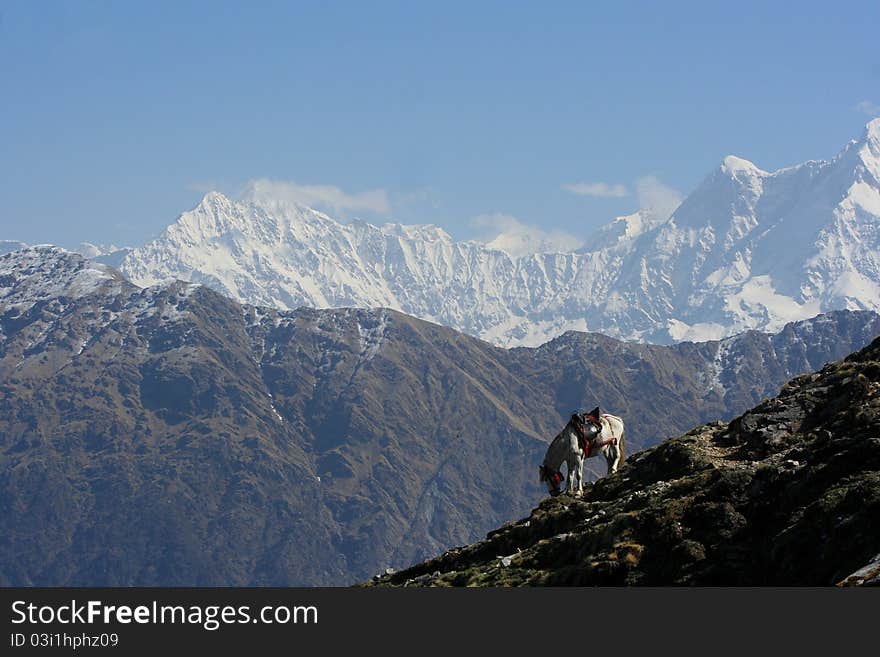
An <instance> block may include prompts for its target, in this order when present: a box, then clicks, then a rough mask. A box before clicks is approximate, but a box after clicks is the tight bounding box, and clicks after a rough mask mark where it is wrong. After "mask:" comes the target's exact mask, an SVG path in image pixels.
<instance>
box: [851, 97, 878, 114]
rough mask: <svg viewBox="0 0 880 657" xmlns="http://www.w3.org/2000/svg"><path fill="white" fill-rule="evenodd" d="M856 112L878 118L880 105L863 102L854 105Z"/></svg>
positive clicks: (867, 101)
mask: <svg viewBox="0 0 880 657" xmlns="http://www.w3.org/2000/svg"><path fill="white" fill-rule="evenodd" d="M856 110H857V111H859V112H862V113H864V114H867V115H868V116H880V105H878V104H877V103H872V102H871V101H870V100H863V101H861V102H859V103H857V104H856Z"/></svg>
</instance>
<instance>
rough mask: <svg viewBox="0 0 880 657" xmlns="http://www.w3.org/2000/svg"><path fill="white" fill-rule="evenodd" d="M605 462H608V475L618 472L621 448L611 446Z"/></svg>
mask: <svg viewBox="0 0 880 657" xmlns="http://www.w3.org/2000/svg"><path fill="white" fill-rule="evenodd" d="M605 460H606V461H608V474H614V473H615V472H617V468H618V467H619V466H620V448H619V447H618V446H617V445H611V446H610V447H609V448H608V454H606V456H605Z"/></svg>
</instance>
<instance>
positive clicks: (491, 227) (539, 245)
mask: <svg viewBox="0 0 880 657" xmlns="http://www.w3.org/2000/svg"><path fill="white" fill-rule="evenodd" d="M471 225H472V226H474V227H475V228H477V229H480V231H481V232H482V234H483V235H482V238H481V241H483V242H486V246H488V247H489V248H492V249H499V250H500V251H505V252H507V253H509V254H510V255H511V256H513V257H515V258H518V257H521V256H525V255H530V254H533V253H565V252H569V251H576V250H577V249H579V248H580V247H581V246H583V244H584V242H583V240H580V239H578V238H576V237H574V236H573V235H570V234H569V233H566V232H565V231H562V230H559V229H556V228H554V229H551V230H544V229H542V228H538V227H537V226H530V225H528V224H524V223H523V222H521V221H520V220H519V219H517V218H516V217H512V216H510V215H509V214H501V213H493V214H482V215H480V216H478V217H474V219H473V220H471Z"/></svg>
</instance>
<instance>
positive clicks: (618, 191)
mask: <svg viewBox="0 0 880 657" xmlns="http://www.w3.org/2000/svg"><path fill="white" fill-rule="evenodd" d="M562 189H564V190H565V191H567V192H571V193H572V194H577V195H578V196H597V197H599V198H623V197H624V196H629V190H628V189H627V188H626V186H625V185H620V184H615V185H609V184H608V183H604V182H594V183H585V182H581V183H569V184H567V185H563V186H562Z"/></svg>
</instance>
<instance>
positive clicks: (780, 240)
mask: <svg viewBox="0 0 880 657" xmlns="http://www.w3.org/2000/svg"><path fill="white" fill-rule="evenodd" d="M878 180H880V119H875V120H874V121H872V122H870V123H869V124H868V125H867V127H866V130H865V132H864V134H863V135H862V137H861V139H860V140H858V141H853V142H851V143H850V144H848V145H847V146H846V147H845V148H844V149H843V151H841V152H840V153H839V154H838V155H837V156H836V157H834V158H833V159H831V160H828V161H810V162H806V163H803V164H800V165H797V166H793V167H788V168H785V169H780V170H779V171H775V172H772V173H771V172H766V171H763V170H761V169H760V168H758V167H757V166H756V165H754V164H752V163H751V162H748V161H746V160H743V159H741V158H738V157H734V156H728V157H726V158H724V160H723V162H722V164H721V165H720V166H719V167H718V168H717V169H716V170H715V171H713V172H712V173H711V174H710V175H709V176H708V177H707V178H706V179H705V180H704V182H703V183H702V184H701V185H700V186H699V187H698V188H697V189H696V190H695V191H694V192H693V193H692V194H691V195H690V196H689V197H687V198H686V199H685V200H684V202H682V204H681V205H680V206H679V207H678V209H677V210H676V211H675V212H674V213H673V214H672V216H671V217H669V218H665V217H656V216H654V215H652V214H651V213H650V212H646V211H640V212H638V213H635V214H633V215H630V216H628V217H621V218H618V219H616V220H615V221H613V222H612V223H611V224H609V225H608V226H606V227H604V228H603V229H601V230H600V231H598V232H597V233H596V234H595V235H593V236H592V237H591V238H590V239H588V240H587V243H586V244H585V245H584V246H583V247H582V248H580V249H579V250H578V251H577V252H570V253H538V254H530V255H522V256H519V257H515V256H512V255H510V254H509V253H508V252H506V251H504V250H503V249H499V248H492V247H493V246H495V247H497V246H502V247H503V244H501V243H495V244H489V245H487V244H483V243H480V242H473V241H469V242H460V241H455V240H453V239H452V237H451V236H450V235H449V234H448V233H446V232H445V231H444V230H442V229H441V228H438V227H436V226H404V225H400V224H389V225H385V226H374V225H371V224H368V223H365V222H354V223H350V224H344V223H340V222H337V221H334V220H333V219H332V218H330V217H329V216H327V215H326V214H323V213H321V212H317V211H315V210H311V209H309V208H305V207H301V206H297V205H292V204H289V203H281V202H277V203H266V202H265V201H259V200H257V199H250V200H247V199H246V200H242V201H235V200H231V199H229V198H226V197H225V196H223V195H222V194H219V193H216V192H212V193H209V194H208V195H206V196H205V197H204V199H203V200H202V202H201V203H200V204H199V205H198V207H196V208H195V209H193V210H191V211H189V212H185V213H184V214H182V215H181V216H180V218H179V219H178V220H177V221H176V222H175V223H174V224H172V225H171V226H169V227H168V228H167V229H166V230H165V231H164V232H163V233H162V234H161V235H160V236H159V237H158V238H157V239H155V240H154V241H152V242H150V243H149V244H147V245H145V246H143V247H141V248H138V249H135V250H134V251H132V252H131V253H129V254H128V255H127V256H126V257H125V258H124V260H123V261H122V262H121V265H120V268H121V270H122V271H123V273H125V274H126V275H127V276H128V277H129V278H131V279H132V280H133V281H134V282H135V283H137V284H139V285H150V284H153V283H157V282H159V281H163V280H167V279H169V278H181V279H184V280H188V281H193V282H199V283H205V284H207V285H209V286H211V287H214V288H216V289H217V290H219V291H221V292H223V293H225V294H228V295H230V296H232V297H234V298H237V299H239V300H242V301H246V302H248V303H253V304H261V305H272V306H275V307H278V308H282V309H290V308H295V307H297V306H300V305H309V306H314V307H318V308H326V307H337V306H359V307H377V306H382V307H390V308H394V309H398V310H402V311H403V312H406V313H409V314H412V315H415V316H417V317H420V318H423V319H427V320H430V321H434V322H438V323H441V324H445V325H448V326H451V327H453V328H456V329H459V330H461V331H464V332H466V333H469V334H472V335H476V336H479V337H481V338H483V339H485V340H488V341H490V342H494V343H496V344H499V345H503V346H515V345H536V344H540V343H542V342H545V341H547V340H549V339H551V338H553V337H554V336H557V335H559V334H561V333H563V332H564V331H566V330H569V329H575V330H591V331H599V332H603V333H606V334H609V335H613V336H616V337H621V338H626V339H635V340H642V341H652V342H670V341H680V340H689V339H690V340H696V339H710V338H719V337H722V336H725V335H731V334H733V333H736V332H740V331H743V330H746V329H761V330H767V331H775V330H778V329H779V328H781V327H782V326H783V325H784V324H785V323H786V322H790V321H793V320H798V319H804V318H807V317H812V316H814V315H816V314H818V313H821V312H824V311H828V310H834V309H868V310H878V309H880V232H878V225H880V223H878V222H880V182H878Z"/></svg>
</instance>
